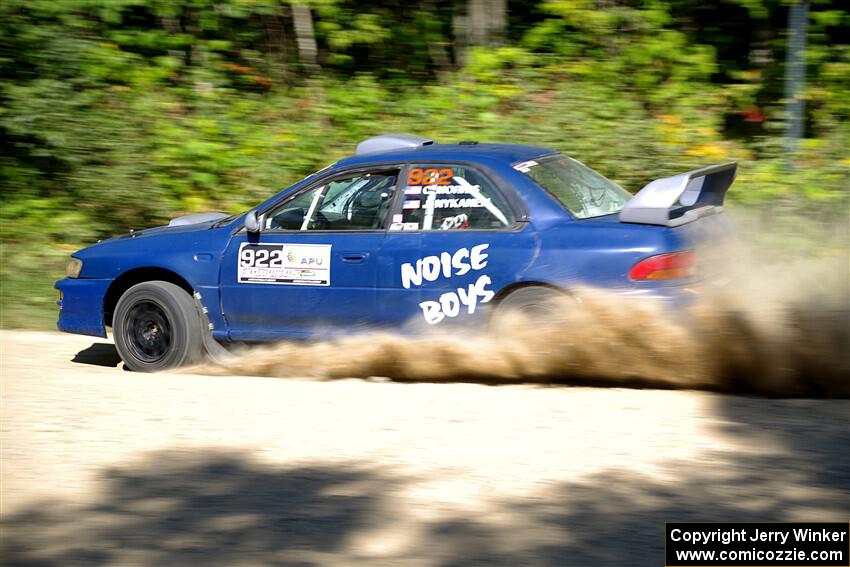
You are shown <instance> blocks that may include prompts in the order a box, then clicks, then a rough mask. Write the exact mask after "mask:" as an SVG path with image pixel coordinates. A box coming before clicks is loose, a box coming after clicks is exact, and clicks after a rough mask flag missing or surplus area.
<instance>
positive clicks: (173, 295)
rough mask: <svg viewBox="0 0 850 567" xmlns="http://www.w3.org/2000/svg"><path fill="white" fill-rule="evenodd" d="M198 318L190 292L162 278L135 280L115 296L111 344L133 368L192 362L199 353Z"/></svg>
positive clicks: (153, 369) (140, 369)
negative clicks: (138, 281)
mask: <svg viewBox="0 0 850 567" xmlns="http://www.w3.org/2000/svg"><path fill="white" fill-rule="evenodd" d="M200 329H201V324H200V318H199V315H198V312H197V310H196V309H195V305H194V303H193V302H192V296H191V295H189V294H188V293H187V292H186V291H185V290H184V289H182V288H180V287H178V286H176V285H174V284H172V283H169V282H163V281H152V282H144V283H140V284H136V285H134V286H133V287H131V288H130V289H128V290H127V291H126V292H124V295H122V296H121V298H120V299H119V300H118V305H117V306H116V307H115V314H114V316H113V331H114V333H113V335H114V339H115V348H116V349H117V350H118V354H119V355H121V359H122V360H123V361H124V365H125V366H126V367H127V368H129V369H130V370H134V371H136V372H157V371H160V370H166V369H168V368H175V367H178V366H183V365H186V364H192V363H194V362H197V361H199V360H200V359H201V357H202V355H203V340H202V337H201V334H200Z"/></svg>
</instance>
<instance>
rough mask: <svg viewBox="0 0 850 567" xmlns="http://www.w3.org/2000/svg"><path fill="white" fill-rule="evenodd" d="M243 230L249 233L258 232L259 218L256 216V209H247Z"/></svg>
mask: <svg viewBox="0 0 850 567" xmlns="http://www.w3.org/2000/svg"><path fill="white" fill-rule="evenodd" d="M245 230H247V231H248V232H249V233H251V234H256V233H258V232H260V219H259V217H258V216H257V211H248V214H246V215H245Z"/></svg>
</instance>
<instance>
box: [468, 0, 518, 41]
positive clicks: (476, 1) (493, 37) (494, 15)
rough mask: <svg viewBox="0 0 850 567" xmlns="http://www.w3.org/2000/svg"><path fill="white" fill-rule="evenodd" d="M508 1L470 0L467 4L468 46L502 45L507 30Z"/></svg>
mask: <svg viewBox="0 0 850 567" xmlns="http://www.w3.org/2000/svg"><path fill="white" fill-rule="evenodd" d="M507 17H508V2H507V0H469V1H468V3H467V17H466V31H467V35H466V37H467V41H466V43H467V45H471V46H473V45H487V46H498V45H501V43H502V40H503V39H504V35H505V29H506V28H507Z"/></svg>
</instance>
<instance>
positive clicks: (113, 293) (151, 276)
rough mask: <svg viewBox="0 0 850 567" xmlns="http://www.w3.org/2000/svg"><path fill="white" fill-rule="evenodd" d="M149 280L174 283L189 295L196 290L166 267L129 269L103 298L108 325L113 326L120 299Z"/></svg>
mask: <svg viewBox="0 0 850 567" xmlns="http://www.w3.org/2000/svg"><path fill="white" fill-rule="evenodd" d="M149 281H165V282H169V283H173V284H174V285H176V286H178V287H180V288H182V289H183V290H185V291H186V293H188V294H189V295H192V294H193V293H194V291H195V290H194V288H193V287H192V285H191V284H190V283H189V282H188V281H186V279H185V278H183V277H182V276H181V275H179V274H178V273H176V272H173V271H171V270H168V269H166V268H158V267H153V266H151V267H144V268H133V269H132V270H127V271H126V272H124V273H123V274H121V275H120V276H118V277H117V278H115V279H114V280H113V282H112V283H111V284H110V285H109V287H108V288H107V290H106V295H105V296H104V298H103V323H104V324H105V325H106V326H107V327H112V314H113V313H115V306H116V305H117V304H118V299H119V298H120V297H121V296H122V295H124V292H125V291H127V290H128V289H130V288H131V287H133V286H134V285H136V284H140V283H142V282H149Z"/></svg>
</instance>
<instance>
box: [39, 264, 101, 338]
mask: <svg viewBox="0 0 850 567" xmlns="http://www.w3.org/2000/svg"><path fill="white" fill-rule="evenodd" d="M111 283H112V280H101V279H96V280H95V279H85V278H83V279H74V278H65V279H62V280H59V281H58V282H56V284H55V285H54V286H53V287H55V288H56V289H58V290H59V292H60V297H61V298H60V299H59V300H58V301H56V304H57V305H58V306H59V321H58V322H57V323H56V326H57V327H58V328H59V330H60V331H64V332H66V333H76V334H79V335H90V336H92V337H103V338H106V326H105V325H104V323H103V299H104V297H105V296H106V290H107V289H108V288H109V284H111Z"/></svg>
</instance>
